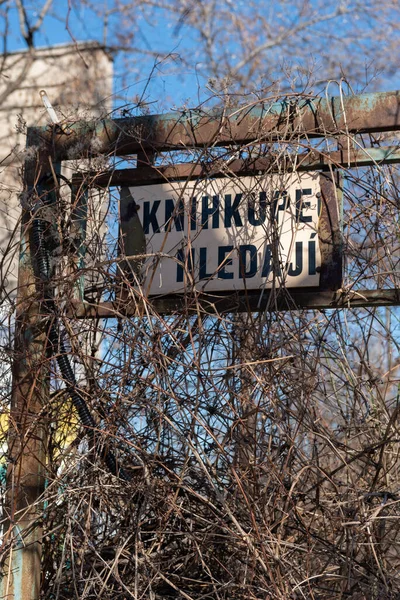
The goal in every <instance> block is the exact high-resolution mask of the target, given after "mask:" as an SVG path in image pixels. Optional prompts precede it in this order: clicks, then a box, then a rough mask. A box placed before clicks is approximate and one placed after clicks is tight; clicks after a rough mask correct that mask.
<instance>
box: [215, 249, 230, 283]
mask: <svg viewBox="0 0 400 600" xmlns="http://www.w3.org/2000/svg"><path fill="white" fill-rule="evenodd" d="M232 251H233V246H219V248H218V264H219V265H220V266H219V267H218V277H219V279H233V273H232V272H230V271H226V270H225V269H226V268H227V267H230V266H232V258H231V257H230V256H229V257H228V258H226V255H227V254H230V253H231V252H232Z"/></svg>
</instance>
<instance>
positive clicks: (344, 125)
mask: <svg viewBox="0 0 400 600" xmlns="http://www.w3.org/2000/svg"><path fill="white" fill-rule="evenodd" d="M399 129H400V92H398V91H395V92H386V93H376V94H360V95H358V96H344V97H331V98H320V97H315V98H298V99H293V98H289V99H287V100H283V101H282V102H276V103H273V104H271V103H267V102H257V103H254V105H247V106H244V107H241V108H236V109H230V110H221V109H216V110H211V111H208V112H207V111H202V110H199V109H195V110H185V111H182V112H174V113H169V114H164V115H145V116H140V117H130V118H124V119H114V120H113V119H103V120H100V121H93V122H87V121H79V122H75V123H70V124H68V125H66V126H63V128H61V127H59V126H47V127H30V128H29V129H28V145H29V146H37V147H41V148H42V149H43V147H44V146H47V150H48V152H49V153H50V155H51V156H52V157H53V159H56V160H63V159H73V158H80V157H82V156H84V155H88V154H90V155H95V154H108V153H113V154H116V155H118V156H123V155H127V154H136V153H137V152H140V151H143V150H146V149H148V150H156V151H165V150H182V149H185V148H194V147H198V148H202V147H209V146H224V145H228V144H238V145H243V144H246V143H252V142H253V143H257V142H260V143H261V142H263V141H264V142H265V141H270V140H274V139H277V138H279V139H297V138H299V137H325V136H331V135H343V134H357V133H377V132H382V131H398V130H399Z"/></svg>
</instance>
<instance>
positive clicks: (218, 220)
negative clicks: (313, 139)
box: [121, 172, 341, 296]
mask: <svg viewBox="0 0 400 600" xmlns="http://www.w3.org/2000/svg"><path fill="white" fill-rule="evenodd" d="M121 234H122V236H121V247H122V252H123V254H124V255H125V256H127V257H128V259H127V260H126V261H125V262H124V268H125V270H126V272H127V274H128V276H130V277H131V278H132V276H134V277H135V280H136V284H139V285H141V288H142V290H143V291H144V293H145V294H146V295H147V296H160V295H161V296H169V295H175V294H184V293H187V292H189V291H190V290H193V289H196V290H197V291H202V292H206V293H228V292H229V293H232V292H239V293H243V292H253V293H259V292H261V291H263V290H264V289H271V288H277V287H279V288H280V287H288V288H294V289H297V288H299V289H300V288H301V289H304V288H306V289H314V290H315V289H318V290H335V289H338V288H339V287H340V285H341V253H340V248H339V235H338V234H339V216H338V202H337V199H336V188H335V185H334V183H333V182H332V180H331V179H330V178H329V177H327V176H326V175H324V174H321V173H296V172H293V173H291V174H285V175H268V176H266V175H262V176H261V175H260V176H251V177H250V176H249V177H235V178H227V177H220V178H214V179H196V180H188V181H185V182H177V181H175V182H164V183H160V184H156V185H146V186H136V187H130V188H129V192H128V191H127V188H125V189H122V191H121ZM135 255H138V256H139V258H135Z"/></svg>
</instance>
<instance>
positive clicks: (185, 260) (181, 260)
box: [176, 248, 194, 283]
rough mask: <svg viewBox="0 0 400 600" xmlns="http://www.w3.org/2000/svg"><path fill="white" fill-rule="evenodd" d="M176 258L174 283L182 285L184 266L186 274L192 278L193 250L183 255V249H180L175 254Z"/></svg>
mask: <svg viewBox="0 0 400 600" xmlns="http://www.w3.org/2000/svg"><path fill="white" fill-rule="evenodd" d="M176 258H177V260H178V262H177V263H176V282H177V283H182V282H183V277H184V268H183V265H184V266H185V269H186V272H189V273H191V274H192V277H194V270H193V269H194V248H191V249H190V250H189V251H188V252H186V253H185V251H184V250H183V248H180V249H179V250H178V252H177V253H176Z"/></svg>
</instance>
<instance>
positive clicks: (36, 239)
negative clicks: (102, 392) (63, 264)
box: [32, 216, 130, 481]
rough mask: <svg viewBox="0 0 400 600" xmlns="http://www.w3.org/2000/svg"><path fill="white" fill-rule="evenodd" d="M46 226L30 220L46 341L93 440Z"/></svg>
mask: <svg viewBox="0 0 400 600" xmlns="http://www.w3.org/2000/svg"><path fill="white" fill-rule="evenodd" d="M46 227H48V223H47V222H46V221H44V220H43V219H41V218H40V217H39V216H34V218H33V222H32V242H33V246H34V249H35V259H36V260H35V263H36V267H37V275H38V277H39V279H40V280H41V282H42V283H43V287H42V289H41V291H42V292H44V298H43V299H44V302H45V306H46V309H47V311H48V312H49V313H50V314H51V319H52V323H51V326H50V331H49V341H50V343H51V347H52V354H53V355H56V360H57V364H58V367H59V369H60V372H61V375H62V377H63V379H64V382H65V386H66V389H67V392H68V395H69V396H70V398H71V400H72V403H73V405H74V406H75V408H76V410H77V412H78V415H79V418H80V420H81V422H82V425H83V426H84V427H85V428H86V429H87V432H88V435H89V436H90V438H91V439H92V440H93V442H95V431H96V429H97V425H96V422H95V420H94V419H93V417H92V415H91V413H90V411H89V409H88V406H87V404H86V400H85V398H84V397H83V395H82V393H81V392H80V390H79V388H78V386H77V381H76V378H75V375H74V372H73V370H72V367H71V363H70V361H69V358H68V353H67V350H66V348H65V345H64V342H63V340H62V337H61V335H60V333H61V331H60V325H59V322H58V319H57V315H56V311H55V305H54V291H53V289H52V287H51V267H50V256H49V252H48V250H47V248H46V242H45V235H44V234H45V231H46ZM95 447H96V445H95ZM99 454H100V455H101V457H102V458H103V460H104V462H105V464H106V465H107V467H108V469H109V470H110V472H111V473H112V474H113V475H116V476H117V477H120V479H124V480H125V481H129V480H130V477H128V475H127V473H125V471H124V470H123V469H122V468H120V467H118V465H117V460H116V458H115V456H114V454H113V453H112V452H111V451H110V450H106V449H103V450H102V451H100V452H99Z"/></svg>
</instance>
